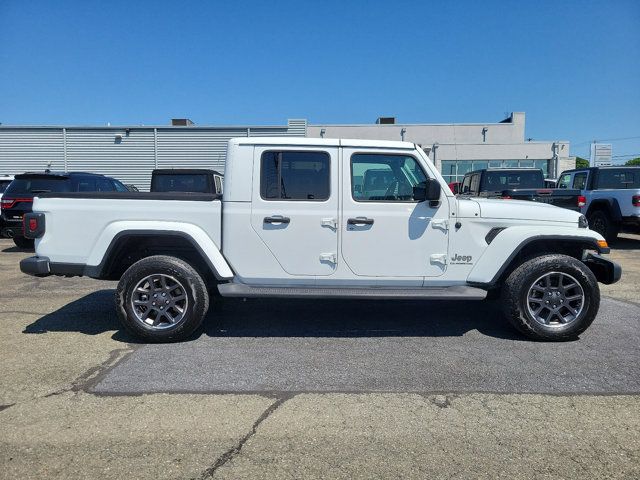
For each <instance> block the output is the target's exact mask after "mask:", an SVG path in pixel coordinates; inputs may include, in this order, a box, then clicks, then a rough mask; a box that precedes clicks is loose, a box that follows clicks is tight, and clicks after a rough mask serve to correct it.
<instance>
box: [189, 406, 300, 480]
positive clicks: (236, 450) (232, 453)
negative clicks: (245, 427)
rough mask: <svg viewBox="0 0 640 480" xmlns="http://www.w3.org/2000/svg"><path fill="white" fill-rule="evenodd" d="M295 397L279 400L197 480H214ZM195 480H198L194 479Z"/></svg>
mask: <svg viewBox="0 0 640 480" xmlns="http://www.w3.org/2000/svg"><path fill="white" fill-rule="evenodd" d="M293 397H295V394H291V395H285V396H282V397H280V398H278V399H277V400H276V401H275V402H273V403H272V404H271V405H269V406H268V407H267V409H266V410H265V411H264V412H262V414H261V415H260V416H259V417H258V419H257V420H256V421H255V422H254V423H253V425H252V426H251V430H249V433H247V434H246V435H245V436H244V437H242V438H241V439H240V441H239V442H238V443H237V444H236V445H234V446H233V447H232V448H230V449H229V450H227V451H226V452H225V453H223V454H222V455H221V456H220V457H219V458H218V459H217V460H216V461H215V463H214V464H213V465H211V466H210V467H209V468H207V469H206V470H205V471H204V472H202V474H201V475H200V476H199V477H197V480H205V479H208V478H213V476H214V475H215V473H216V471H217V470H218V469H219V468H221V467H223V466H224V465H225V464H226V463H228V462H229V461H230V460H233V459H234V458H235V457H236V456H238V455H239V454H240V452H241V451H242V447H244V445H245V443H247V441H249V439H250V438H251V437H253V435H255V433H256V431H257V430H258V427H259V426H260V424H261V423H262V422H264V421H265V420H266V419H267V418H269V416H270V415H271V414H272V413H273V412H275V411H276V410H277V409H278V408H280V407H281V406H282V405H283V404H284V403H285V402H286V401H287V400H290V399H291V398H293ZM193 480H196V479H195V478H194V479H193Z"/></svg>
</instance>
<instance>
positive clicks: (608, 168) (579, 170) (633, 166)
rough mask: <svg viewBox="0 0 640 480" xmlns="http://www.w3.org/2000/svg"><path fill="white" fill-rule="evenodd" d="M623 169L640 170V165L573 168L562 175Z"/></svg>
mask: <svg viewBox="0 0 640 480" xmlns="http://www.w3.org/2000/svg"><path fill="white" fill-rule="evenodd" d="M621 168H624V169H627V168H631V169H638V168H640V165H609V166H606V167H584V168H572V169H570V170H564V171H563V172H562V173H561V175H562V174H565V173H573V172H585V171H587V170H590V171H597V170H614V169H615V170H619V169H621Z"/></svg>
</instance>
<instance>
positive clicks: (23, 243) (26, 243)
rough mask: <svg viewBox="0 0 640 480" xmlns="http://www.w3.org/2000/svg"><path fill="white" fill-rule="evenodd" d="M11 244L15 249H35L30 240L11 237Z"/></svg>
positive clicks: (33, 243)
mask: <svg viewBox="0 0 640 480" xmlns="http://www.w3.org/2000/svg"><path fill="white" fill-rule="evenodd" d="M13 243H15V244H16V247H18V248H22V249H23V250H33V249H34V247H35V241H34V240H33V239H32V238H25V237H13Z"/></svg>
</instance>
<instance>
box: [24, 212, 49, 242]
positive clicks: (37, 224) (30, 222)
mask: <svg viewBox="0 0 640 480" xmlns="http://www.w3.org/2000/svg"><path fill="white" fill-rule="evenodd" d="M22 227H23V229H24V236H25V237H27V238H40V237H41V236H42V235H44V213H27V214H25V216H24V217H22Z"/></svg>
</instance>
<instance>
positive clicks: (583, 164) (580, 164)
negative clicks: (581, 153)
mask: <svg viewBox="0 0 640 480" xmlns="http://www.w3.org/2000/svg"><path fill="white" fill-rule="evenodd" d="M588 166H589V160H587V159H585V158H582V157H576V168H587V167H588Z"/></svg>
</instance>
